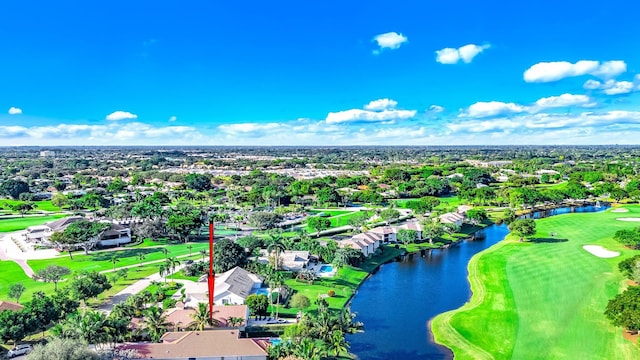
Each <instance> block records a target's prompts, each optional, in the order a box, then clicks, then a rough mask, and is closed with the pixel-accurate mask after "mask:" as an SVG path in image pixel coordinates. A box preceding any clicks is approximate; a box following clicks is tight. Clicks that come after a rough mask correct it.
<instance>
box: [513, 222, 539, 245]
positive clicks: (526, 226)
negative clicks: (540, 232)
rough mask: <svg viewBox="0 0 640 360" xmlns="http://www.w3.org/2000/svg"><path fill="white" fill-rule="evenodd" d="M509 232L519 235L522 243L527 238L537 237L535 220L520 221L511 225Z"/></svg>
mask: <svg viewBox="0 0 640 360" xmlns="http://www.w3.org/2000/svg"><path fill="white" fill-rule="evenodd" d="M509 230H510V231H511V232H513V233H514V234H516V235H518V237H520V241H521V242H522V241H523V240H524V238H525V237H528V236H532V235H535V233H536V223H535V221H533V219H518V220H515V221H513V222H512V223H511V224H509Z"/></svg>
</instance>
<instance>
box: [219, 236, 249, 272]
mask: <svg viewBox="0 0 640 360" xmlns="http://www.w3.org/2000/svg"><path fill="white" fill-rule="evenodd" d="M213 253H214V262H213V267H214V270H215V272H216V273H223V272H225V271H227V270H231V269H233V268H234V267H236V266H242V265H244V264H246V262H247V254H246V253H245V251H244V248H243V247H242V246H240V245H238V244H236V243H235V242H233V241H231V240H229V239H222V240H217V241H216V243H215V246H214V248H213Z"/></svg>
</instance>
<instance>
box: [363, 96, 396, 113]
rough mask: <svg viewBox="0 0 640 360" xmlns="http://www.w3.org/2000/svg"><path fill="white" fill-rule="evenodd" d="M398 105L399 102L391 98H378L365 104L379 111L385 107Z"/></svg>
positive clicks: (369, 108) (368, 108)
mask: <svg viewBox="0 0 640 360" xmlns="http://www.w3.org/2000/svg"><path fill="white" fill-rule="evenodd" d="M396 105H398V102H397V101H395V100H391V99H378V100H373V101H371V102H369V103H368V104H367V105H365V106H364V108H365V109H367V110H373V111H379V110H385V109H393V108H395V107H396Z"/></svg>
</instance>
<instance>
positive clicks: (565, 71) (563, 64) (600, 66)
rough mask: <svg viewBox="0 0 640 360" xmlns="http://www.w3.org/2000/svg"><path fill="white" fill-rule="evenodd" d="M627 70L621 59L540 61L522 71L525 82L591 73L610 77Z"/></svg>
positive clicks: (554, 79) (559, 78)
mask: <svg viewBox="0 0 640 360" xmlns="http://www.w3.org/2000/svg"><path fill="white" fill-rule="evenodd" d="M625 71H627V64H626V63H625V62H624V61H621V60H613V61H604V62H602V63H600V62H599V61H593V60H580V61H578V62H576V63H575V64H573V63H570V62H568V61H553V62H540V63H537V64H535V65H533V66H531V67H530V68H529V69H527V70H526V71H525V72H524V81H526V82H551V81H558V80H561V79H564V78H567V77H573V76H581V75H593V76H597V77H599V78H604V79H606V78H612V77H615V76H617V75H620V74H622V73H623V72H625Z"/></svg>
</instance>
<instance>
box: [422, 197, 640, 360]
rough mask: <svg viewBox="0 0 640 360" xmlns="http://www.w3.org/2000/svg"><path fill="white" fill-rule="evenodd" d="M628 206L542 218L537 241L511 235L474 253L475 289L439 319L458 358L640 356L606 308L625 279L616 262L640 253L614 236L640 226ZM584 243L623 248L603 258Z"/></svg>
mask: <svg viewBox="0 0 640 360" xmlns="http://www.w3.org/2000/svg"><path fill="white" fill-rule="evenodd" d="M629 210H630V212H629V213H624V214H621V213H612V212H611V211H610V210H609V211H607V212H603V213H583V214H567V215H560V216H555V217H551V218H546V219H542V220H537V221H536V224H537V229H538V231H537V234H536V236H534V237H533V239H534V241H531V242H525V243H520V242H518V241H517V240H516V239H515V237H514V236H510V237H508V239H507V240H505V241H503V242H501V243H499V244H497V245H495V246H493V247H491V248H490V249H488V250H487V251H485V252H482V253H480V254H477V255H476V256H474V257H473V259H472V260H471V262H470V263H469V280H470V283H471V288H472V291H473V296H472V298H471V300H470V302H468V303H467V304H465V305H464V306H463V307H461V308H460V309H457V310H454V311H451V312H448V313H444V314H441V315H438V316H437V317H436V318H435V319H434V320H433V323H432V329H433V332H434V337H435V339H436V341H437V342H439V343H442V344H444V345H446V346H447V347H449V348H451V349H452V350H453V351H454V354H455V357H456V359H492V358H494V359H639V358H640V349H639V348H638V347H637V346H635V345H633V344H632V343H631V342H629V341H627V340H624V339H623V337H622V330H621V329H620V328H615V327H613V326H612V325H610V323H609V321H608V320H607V319H606V318H605V317H604V315H603V312H604V309H605V307H606V304H607V301H608V300H609V299H611V298H612V297H614V296H615V295H616V294H617V293H619V292H620V291H621V287H623V286H624V284H625V280H624V279H623V277H622V275H621V274H620V273H619V272H618V270H617V264H618V263H619V262H620V261H621V260H622V259H624V258H626V257H629V256H632V255H633V254H634V253H638V252H637V251H633V250H629V249H626V248H624V247H622V246H621V245H620V244H618V243H617V242H615V241H614V240H613V239H612V236H613V234H614V232H615V231H616V230H618V229H623V228H631V227H634V225H635V226H637V224H633V223H629V222H621V221H617V220H615V219H616V218H617V217H633V216H636V217H640V207H629ZM550 232H554V233H556V234H557V235H556V236H554V237H552V238H549V233H550ZM536 239H537V240H536ZM585 244H595V245H601V246H603V247H605V248H607V249H609V250H614V251H619V252H621V256H619V257H617V258H613V259H602V258H598V257H595V256H593V255H591V254H590V253H588V252H586V251H585V250H584V249H582V246H583V245H585Z"/></svg>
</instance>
